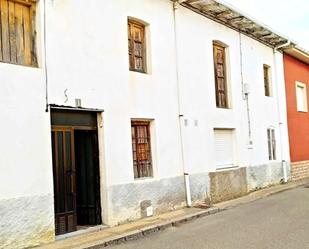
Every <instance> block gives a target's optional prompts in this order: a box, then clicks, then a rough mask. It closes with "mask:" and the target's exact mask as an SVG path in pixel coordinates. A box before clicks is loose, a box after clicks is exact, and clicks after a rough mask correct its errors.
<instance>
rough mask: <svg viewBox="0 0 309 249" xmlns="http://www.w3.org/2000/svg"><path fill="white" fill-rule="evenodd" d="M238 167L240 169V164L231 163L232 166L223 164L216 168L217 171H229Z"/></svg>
mask: <svg viewBox="0 0 309 249" xmlns="http://www.w3.org/2000/svg"><path fill="white" fill-rule="evenodd" d="M236 169H239V166H238V165H230V166H225V167H224V166H223V165H222V166H221V167H218V168H216V171H228V170H236Z"/></svg>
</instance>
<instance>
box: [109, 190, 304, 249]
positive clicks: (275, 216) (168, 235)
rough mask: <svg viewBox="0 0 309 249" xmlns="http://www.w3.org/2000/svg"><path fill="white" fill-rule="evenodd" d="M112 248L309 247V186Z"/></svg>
mask: <svg viewBox="0 0 309 249" xmlns="http://www.w3.org/2000/svg"><path fill="white" fill-rule="evenodd" d="M109 248H111V249H133V248H134V249H165V248H166V249H309V188H308V187H307V188H306V187H303V186H302V187H298V188H296V189H292V190H288V191H285V192H282V193H278V194H275V195H272V196H270V197H267V198H264V199H261V200H257V201H254V202H251V203H247V204H244V205H240V206H237V207H234V208H231V209H229V210H226V211H224V212H221V213H217V214H215V215H211V216H207V217H203V218H200V219H197V220H194V221H191V222H189V223H186V224H182V225H180V226H177V227H171V228H168V229H166V230H165V231H162V232H159V233H155V234H152V235H149V236H146V237H144V238H141V239H138V240H135V241H130V242H126V243H124V244H120V245H116V246H111V247H109Z"/></svg>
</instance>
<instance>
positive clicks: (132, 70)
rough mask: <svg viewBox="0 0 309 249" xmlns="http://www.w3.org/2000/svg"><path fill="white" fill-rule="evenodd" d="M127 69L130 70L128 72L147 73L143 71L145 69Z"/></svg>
mask: <svg viewBox="0 0 309 249" xmlns="http://www.w3.org/2000/svg"><path fill="white" fill-rule="evenodd" d="M129 70H130V72H133V73H141V74H147V72H145V71H140V70H134V69H129Z"/></svg>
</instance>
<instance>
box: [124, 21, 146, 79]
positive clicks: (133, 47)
mask: <svg viewBox="0 0 309 249" xmlns="http://www.w3.org/2000/svg"><path fill="white" fill-rule="evenodd" d="M128 47H129V65H130V70H131V71H137V72H142V73H145V72H146V47H145V26H144V25H143V24H141V23H138V22H136V21H132V20H128Z"/></svg>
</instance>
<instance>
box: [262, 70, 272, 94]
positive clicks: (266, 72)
mask: <svg viewBox="0 0 309 249" xmlns="http://www.w3.org/2000/svg"><path fill="white" fill-rule="evenodd" d="M263 74H264V90H265V96H268V97H270V96H271V89H270V67H269V66H267V65H263Z"/></svg>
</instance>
